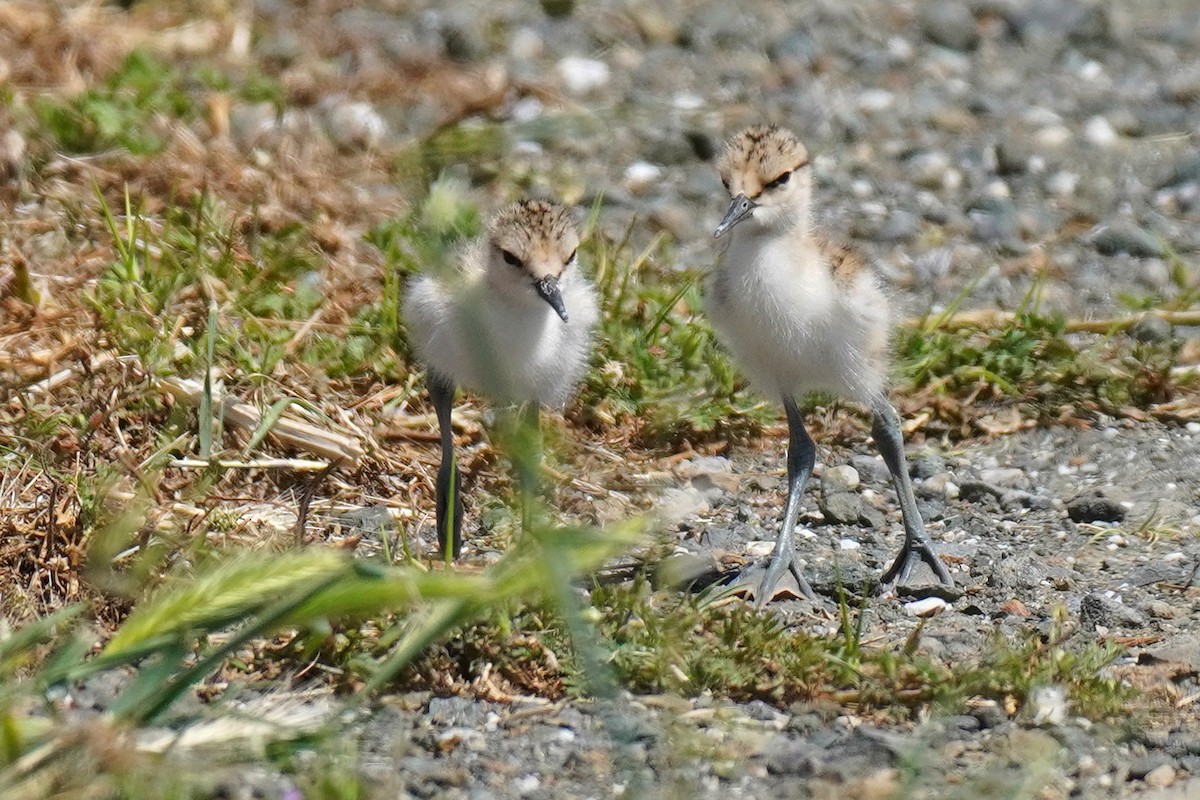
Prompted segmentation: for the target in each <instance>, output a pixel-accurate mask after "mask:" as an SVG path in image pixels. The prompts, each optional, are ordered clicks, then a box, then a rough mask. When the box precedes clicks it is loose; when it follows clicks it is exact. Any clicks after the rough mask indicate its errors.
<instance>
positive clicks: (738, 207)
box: [713, 194, 755, 239]
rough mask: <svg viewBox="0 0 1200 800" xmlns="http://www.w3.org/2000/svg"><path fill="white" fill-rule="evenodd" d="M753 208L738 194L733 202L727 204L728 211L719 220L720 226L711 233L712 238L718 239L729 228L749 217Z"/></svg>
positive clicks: (748, 199) (743, 196)
mask: <svg viewBox="0 0 1200 800" xmlns="http://www.w3.org/2000/svg"><path fill="white" fill-rule="evenodd" d="M754 208H755V206H754V202H753V201H752V200H751V199H750V198H749V197H746V195H744V194H739V195H738V196H737V197H735V198H733V201H732V202H730V204H729V210H728V211H726V212H725V216H724V217H722V219H721V224H720V225H718V226H717V229H716V230H715V231H713V238H714V239H720V238H721V237H722V236H724V235H725V233H726V232H727V231H728V230H729V229H730V228H732V227H733V226H734V225H737V224H738V223H739V222H741V221H742V220H744V219H745V218H746V217H748V216H750V212H751V211H753V210H754Z"/></svg>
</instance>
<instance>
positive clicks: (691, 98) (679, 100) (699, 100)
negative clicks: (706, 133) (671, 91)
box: [671, 92, 704, 111]
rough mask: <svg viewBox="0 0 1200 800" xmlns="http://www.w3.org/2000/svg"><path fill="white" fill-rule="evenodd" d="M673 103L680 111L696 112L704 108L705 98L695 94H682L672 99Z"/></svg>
mask: <svg viewBox="0 0 1200 800" xmlns="http://www.w3.org/2000/svg"><path fill="white" fill-rule="evenodd" d="M671 103H672V104H673V105H674V106H675V107H676V108H678V109H679V110H680V111H695V110H696V109H698V108H703V107H704V96H703V95H699V94H696V93H695V92H680V93H679V94H677V95H675V97H673V98H672V99H671Z"/></svg>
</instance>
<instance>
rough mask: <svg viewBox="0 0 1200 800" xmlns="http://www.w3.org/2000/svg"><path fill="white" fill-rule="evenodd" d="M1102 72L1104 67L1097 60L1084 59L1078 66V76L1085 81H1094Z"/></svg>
mask: <svg viewBox="0 0 1200 800" xmlns="http://www.w3.org/2000/svg"><path fill="white" fill-rule="evenodd" d="M1103 74H1104V67H1102V66H1101V65H1100V63H1099V62H1098V61H1085V62H1083V64H1082V65H1081V66H1080V67H1079V77H1081V78H1083V79H1084V80H1085V81H1094V80H1096V79H1097V78H1099V77H1100V76H1101V75H1103Z"/></svg>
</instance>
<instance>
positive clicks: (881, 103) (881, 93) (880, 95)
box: [858, 89, 896, 111]
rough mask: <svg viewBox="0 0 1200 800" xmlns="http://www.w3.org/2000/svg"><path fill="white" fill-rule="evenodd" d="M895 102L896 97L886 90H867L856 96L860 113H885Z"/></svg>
mask: <svg viewBox="0 0 1200 800" xmlns="http://www.w3.org/2000/svg"><path fill="white" fill-rule="evenodd" d="M895 102H896V95H894V94H892V93H891V92H889V91H887V90H886V89H868V90H866V91H865V92H863V93H862V94H860V95H859V96H858V108H859V110H860V111H886V110H888V109H889V108H891V107H892V104H893V103H895Z"/></svg>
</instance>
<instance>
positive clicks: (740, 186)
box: [717, 125, 808, 200]
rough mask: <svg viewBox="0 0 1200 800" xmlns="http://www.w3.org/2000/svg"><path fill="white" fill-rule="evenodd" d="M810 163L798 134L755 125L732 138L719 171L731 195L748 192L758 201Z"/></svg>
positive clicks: (776, 127)
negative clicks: (764, 194) (765, 193)
mask: <svg viewBox="0 0 1200 800" xmlns="http://www.w3.org/2000/svg"><path fill="white" fill-rule="evenodd" d="M807 165H808V150H806V149H805V148H804V145H803V144H802V143H801V141H800V139H798V138H797V137H796V135H795V134H794V133H792V132H791V131H789V130H788V129H786V128H780V127H779V126H777V125H770V126H767V125H754V126H751V127H749V128H746V129H745V130H743V131H741V132H739V133H737V134H734V135H733V136H732V137H730V138H729V140H728V141H727V142H726V143H725V150H724V152H722V153H721V156H720V158H719V159H718V160H717V171H718V172H719V173H720V175H721V182H722V183H724V184H725V189H726V190H727V191H728V192H729V195H730V197H735V196H737V195H739V194H744V195H745V196H746V197H748V198H749V199H751V200H757V199H758V198H759V197H760V196H762V195H763V193H764V192H769V191H771V190H772V189H775V188H778V187H780V186H782V185H784V184H786V183H787V182H788V181H789V180H790V178H791V176H792V173H794V172H795V171H796V170H798V169H800V168H801V167H805V166H807Z"/></svg>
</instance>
